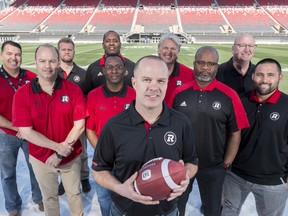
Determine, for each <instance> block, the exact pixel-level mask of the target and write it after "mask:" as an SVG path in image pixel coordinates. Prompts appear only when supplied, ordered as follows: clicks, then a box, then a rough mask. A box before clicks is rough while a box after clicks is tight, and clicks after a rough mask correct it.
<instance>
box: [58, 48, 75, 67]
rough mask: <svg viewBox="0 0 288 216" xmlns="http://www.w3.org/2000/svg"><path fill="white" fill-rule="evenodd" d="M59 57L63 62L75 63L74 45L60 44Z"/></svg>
mask: <svg viewBox="0 0 288 216" xmlns="http://www.w3.org/2000/svg"><path fill="white" fill-rule="evenodd" d="M59 55H60V59H61V61H63V62H66V63H71V62H73V59H74V55H75V51H74V48H73V44H71V43H60V44H59Z"/></svg>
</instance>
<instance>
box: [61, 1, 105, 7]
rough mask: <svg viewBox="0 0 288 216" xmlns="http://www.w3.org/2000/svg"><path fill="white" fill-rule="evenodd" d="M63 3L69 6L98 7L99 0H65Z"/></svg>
mask: <svg viewBox="0 0 288 216" xmlns="http://www.w3.org/2000/svg"><path fill="white" fill-rule="evenodd" d="M58 2H59V1H58ZM63 4H65V5H66V6H69V7H97V6H98V4H99V1H98V0H86V1H79V0H65V1H64V2H63Z"/></svg>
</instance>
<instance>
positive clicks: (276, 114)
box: [270, 112, 280, 121]
mask: <svg viewBox="0 0 288 216" xmlns="http://www.w3.org/2000/svg"><path fill="white" fill-rule="evenodd" d="M279 118H280V114H279V113H278V112H272V113H271V114H270V119H271V120H272V121H277V120H278V119H279Z"/></svg>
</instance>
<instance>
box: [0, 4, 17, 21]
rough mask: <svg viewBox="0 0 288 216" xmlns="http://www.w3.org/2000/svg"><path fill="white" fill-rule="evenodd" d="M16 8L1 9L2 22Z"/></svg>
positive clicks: (0, 17)
mask: <svg viewBox="0 0 288 216" xmlns="http://www.w3.org/2000/svg"><path fill="white" fill-rule="evenodd" d="M15 10H16V8H14V7H8V8H5V9H3V10H1V11H0V22H1V21H2V20H3V19H4V18H5V17H7V16H9V15H10V14H11V13H12V12H13V11H15Z"/></svg>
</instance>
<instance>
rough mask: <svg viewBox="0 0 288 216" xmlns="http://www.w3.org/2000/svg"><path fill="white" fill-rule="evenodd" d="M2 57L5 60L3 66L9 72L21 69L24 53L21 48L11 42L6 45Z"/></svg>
mask: <svg viewBox="0 0 288 216" xmlns="http://www.w3.org/2000/svg"><path fill="white" fill-rule="evenodd" d="M0 57H1V60H2V62H3V67H4V69H5V70H6V71H7V72H9V71H16V70H19V68H20V66H21V64H22V53H21V51H20V49H19V48H17V47H15V46H12V45H10V44H7V45H6V46H5V47H4V49H3V52H1V55H0Z"/></svg>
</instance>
